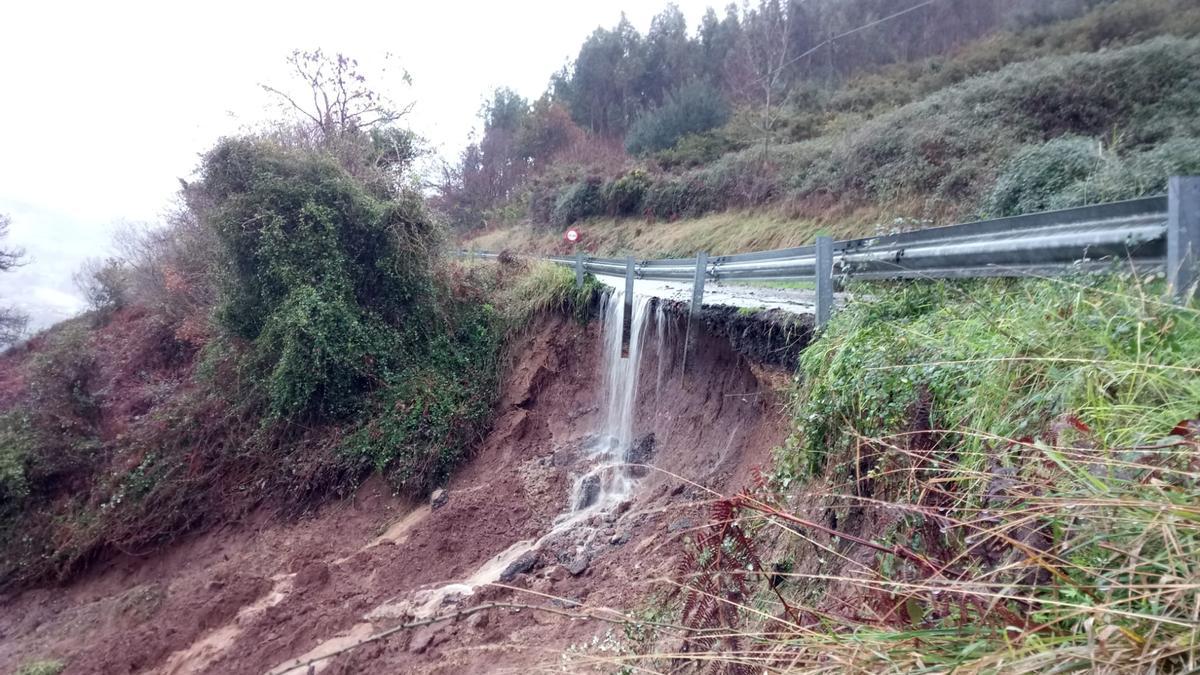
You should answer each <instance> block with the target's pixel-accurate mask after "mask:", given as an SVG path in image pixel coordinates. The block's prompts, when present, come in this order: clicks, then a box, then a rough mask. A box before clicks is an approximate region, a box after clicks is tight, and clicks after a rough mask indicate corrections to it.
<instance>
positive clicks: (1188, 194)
mask: <svg viewBox="0 0 1200 675" xmlns="http://www.w3.org/2000/svg"><path fill="white" fill-rule="evenodd" d="M1198 281H1200V176H1172V177H1171V179H1170V181H1169V182H1168V187H1167V288H1168V289H1169V290H1170V293H1171V295H1172V296H1174V298H1175V299H1176V300H1178V301H1179V302H1187V296H1188V294H1189V293H1192V294H1200V288H1198V287H1197V282H1198Z"/></svg>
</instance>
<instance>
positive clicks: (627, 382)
mask: <svg viewBox="0 0 1200 675" xmlns="http://www.w3.org/2000/svg"><path fill="white" fill-rule="evenodd" d="M643 305H644V306H642V307H641V311H642V312H643V315H642V316H641V317H640V320H639V321H636V322H635V326H634V327H635V337H634V344H633V349H632V350H631V353H632V354H633V355H634V356H635V357H636V360H635V361H634V362H633V363H629V362H626V363H621V362H620V361H619V357H617V359H618V360H617V361H616V362H614V359H613V357H612V352H613V347H612V344H613V343H612V339H611V331H612V330H613V329H614V327H613V323H614V320H613V318H612V313H611V312H610V313H608V316H607V318H605V316H604V315H605V312H604V311H603V310H602V311H601V312H600V314H601V316H600V317H599V318H597V320H594V321H592V322H590V323H588V324H587V325H581V324H579V323H577V322H575V321H573V320H571V319H568V318H565V317H561V316H553V315H548V316H543V317H542V318H541V319H539V320H538V321H537V322H536V324H534V325H532V326H530V328H529V329H528V331H527V332H526V334H525V335H524V336H523V337H522V338H521V339H520V340H519V343H518V344H517V345H516V346H515V347H514V349H513V365H512V367H511V369H510V372H509V374H508V377H507V381H506V385H505V388H504V391H503V393H502V396H501V398H500V401H499V404H498V410H497V414H496V420H495V423H494V424H493V427H492V431H491V432H490V434H489V435H488V436H487V437H486V438H484V439H483V440H482V441H481V443H480V445H479V448H478V450H477V452H476V454H475V456H474V457H473V458H472V460H471V461H470V462H469V463H467V464H466V465H465V466H464V467H463V468H462V469H460V470H459V471H458V472H457V473H456V474H455V476H454V477H453V479H452V480H451V481H450V482H449V484H448V485H447V486H446V487H445V493H444V494H441V495H439V499H438V501H437V502H435V505H434V506H431V505H430V504H410V503H405V502H403V501H400V500H397V499H396V498H394V497H392V496H390V495H389V494H388V491H387V490H386V489H385V488H384V486H383V485H381V484H377V483H369V484H368V485H367V486H365V487H364V488H363V489H361V490H360V491H359V493H358V494H357V495H355V496H354V497H353V498H351V499H347V500H343V501H340V502H335V503H333V504H330V505H329V506H327V507H325V508H323V509H322V510H321V511H320V512H319V513H317V514H315V515H313V516H312V517H309V518H306V519H304V520H301V521H299V522H290V523H280V522H278V521H276V520H273V519H272V518H271V517H270V516H269V515H268V514H266V513H263V514H259V515H256V516H255V517H253V518H250V519H248V520H246V521H244V522H238V523H230V524H228V525H226V526H224V527H222V528H220V529H217V530H213V531H210V532H207V533H205V534H202V535H197V536H195V537H193V538H191V539H189V540H186V541H185V542H183V543H181V544H179V545H177V546H175V547H173V548H171V549H170V550H167V551H165V552H163V553H161V554H157V555H155V556H153V557H150V558H135V557H123V558H119V559H116V560H113V561H111V562H109V563H107V564H106V565H104V566H103V567H102V568H100V569H96V570H94V571H93V572H91V573H89V574H88V575H86V576H85V577H84V578H82V579H80V580H78V581H76V582H75V583H73V584H71V585H69V586H67V587H64V588H43V589H37V590H32V591H27V592H25V593H22V594H20V595H17V596H15V597H10V598H7V599H6V600H5V603H4V604H5V611H4V612H3V613H0V614H2V615H0V637H2V638H3V639H2V640H0V669H3V670H6V671H7V670H10V669H15V668H16V667H17V666H19V665H20V664H21V663H23V662H26V661H28V660H33V659H39V658H58V659H61V660H63V661H64V662H66V664H67V671H66V672H72V673H117V672H161V673H264V672H282V671H284V670H286V669H287V668H288V667H290V666H293V665H297V664H303V663H306V662H308V661H311V660H312V659H316V658H319V657H322V656H326V655H332V656H330V658H326V659H323V660H320V661H317V662H315V663H313V664H311V666H312V667H313V668H314V670H317V671H320V670H324V671H326V672H330V673H337V672H346V673H349V672H420V673H464V672H466V673H470V672H479V673H485V672H504V671H505V670H517V671H522V672H523V671H524V669H526V668H528V667H530V666H532V665H534V664H549V665H551V666H553V665H554V664H558V663H560V662H561V661H560V659H561V655H562V653H563V652H566V651H569V650H571V648H572V646H573V645H574V646H581V645H585V644H593V641H594V640H603V639H604V636H605V635H606V634H607V633H608V632H609V631H612V630H615V631H616V632H617V633H619V632H620V627H619V626H614V625H613V624H612V623H610V622H608V621H605V620H604V619H603V616H604V615H603V614H602V613H601V611H600V610H602V609H603V608H615V609H618V610H623V611H637V610H639V609H640V608H643V607H645V606H646V604H647V602H648V601H649V598H651V597H652V595H653V594H654V593H656V592H657V593H661V592H663V591H665V590H666V587H665V586H664V580H665V579H669V578H670V577H671V576H672V573H673V569H674V564H675V559H676V556H677V554H678V553H679V550H680V546H681V540H682V539H683V538H684V537H687V536H689V533H690V532H691V531H692V530H693V529H694V528H696V527H699V526H701V525H702V524H703V522H704V521H705V519H706V518H707V515H708V513H707V504H708V502H709V501H710V500H711V499H712V498H713V497H714V495H715V494H729V493H732V492H735V491H737V490H738V489H740V488H741V487H743V486H744V485H746V484H747V483H748V482H750V481H751V480H752V473H753V470H754V468H755V467H758V466H761V465H764V464H765V463H766V462H767V461H768V460H769V452H770V450H771V448H772V447H774V446H776V445H778V444H779V443H780V442H781V441H782V439H783V438H784V436H785V435H786V433H787V429H786V425H785V421H784V419H783V418H782V416H781V415H780V414H779V405H778V401H777V400H776V398H775V396H776V392H778V391H779V390H780V389H781V388H782V387H783V386H784V384H785V382H786V380H787V377H788V373H787V371H786V370H783V369H779V368H777V367H776V366H771V365H761V364H759V363H755V362H753V361H751V360H750V359H748V358H747V357H746V356H743V354H751V355H753V354H754V353H755V351H754V350H753V349H752V350H749V351H748V350H747V349H746V348H745V347H746V345H745V344H742V345H735V344H734V343H736V341H732V343H731V338H730V335H729V334H728V332H716V331H708V332H703V331H702V332H701V333H700V334H699V335H698V336H697V337H696V341H695V350H694V353H693V357H692V358H691V359H690V362H689V364H688V368H687V372H684V371H683V367H682V366H683V358H682V357H683V342H684V336H685V329H686V322H685V318H684V317H683V316H682V314H680V313H679V312H677V311H673V310H671V308H668V307H659V306H658V304H657V303H654V302H645V303H643ZM606 329H607V330H606ZM760 332H761V333H762V335H760V336H757V337H756V335H755V334H754V333H753V332H747V331H745V330H743V331H742V335H743V339H744V340H750V341H755V340H758V341H763V344H762V345H758V346H757V347H756V349H761V350H766V352H770V351H771V350H777V349H782V348H783V346H781V345H782V343H780V344H776V345H775V346H771V343H770V341H771V340H777V339H779V336H778V335H777V334H776V333H775V332H772V331H770V330H766V331H760ZM606 333H607V335H606ZM792 339H793V340H794V339H796V338H795V337H794V336H793V338H792ZM754 344H757V343H754ZM735 346H736V347H737V348H735ZM619 347H620V345H619V344H618V345H617V348H618V351H619ZM768 361H769V359H768ZM621 378H624V380H622V379H621ZM614 397H615V398H614ZM614 406H615V408H614ZM456 613H459V614H460V615H461V616H459V617H457V618H456V617H455V616H454V615H455V614H456ZM441 617H445V618H441ZM588 617H590V618H588ZM405 624H421V625H417V626H413V627H412V628H406V629H402V630H399V631H397V632H395V633H394V634H391V635H390V636H388V637H387V638H385V639H379V640H374V641H370V642H368V643H367V644H364V645H361V646H357V647H354V645H356V644H357V643H359V642H360V641H363V640H369V639H370V638H372V637H373V636H376V635H379V634H380V633H381V632H383V631H386V630H389V629H392V628H395V627H398V626H402V625H405ZM347 648H350V649H348V650H347V651H342V652H340V653H337V654H336V655H333V654H334V653H335V652H339V650H344V649H347ZM308 667H309V665H303V666H302V667H300V668H299V669H297V670H295V671H293V672H308ZM588 667H589V666H588V665H587V664H586V662H574V665H572V666H570V668H569V670H571V671H573V672H578V671H580V670H587V668H588ZM605 667H607V668H609V669H611V667H610V666H601V669H603V668H605Z"/></svg>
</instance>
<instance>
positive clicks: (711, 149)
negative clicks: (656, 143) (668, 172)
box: [654, 133, 737, 168]
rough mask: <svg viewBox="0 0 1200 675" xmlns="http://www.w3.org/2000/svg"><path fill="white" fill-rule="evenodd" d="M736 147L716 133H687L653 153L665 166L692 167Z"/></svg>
mask: <svg viewBox="0 0 1200 675" xmlns="http://www.w3.org/2000/svg"><path fill="white" fill-rule="evenodd" d="M736 148H737V146H736V145H735V144H734V143H732V142H731V141H729V140H728V139H726V138H725V137H724V136H722V135H720V134H717V133H704V134H688V135H687V136H684V137H683V138H681V139H679V142H677V143H676V144H675V145H673V146H671V147H669V148H667V149H665V150H660V151H658V152H656V153H654V160H655V161H657V162H658V163H659V164H661V165H662V166H663V167H666V168H692V167H696V166H700V165H702V164H707V163H709V162H712V161H715V160H716V159H717V158H719V157H720V156H721V155H724V154H725V153H727V152H730V151H732V150H734V149H736Z"/></svg>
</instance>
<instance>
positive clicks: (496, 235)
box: [440, 0, 1200, 255]
mask: <svg viewBox="0 0 1200 675" xmlns="http://www.w3.org/2000/svg"><path fill="white" fill-rule="evenodd" d="M766 4H769V3H766ZM845 4H847V5H853V4H855V3H854V2H847V3H845ZM1084 4H1088V5H1089V6H1090V7H1091V8H1090V9H1089V10H1087V11H1085V12H1083V13H1082V14H1080V15H1078V16H1074V17H1069V18H1065V19H1059V20H1054V17H1053V16H1052V15H1051V16H1049V17H1048V18H1047V19H1046V20H1043V21H1040V22H1038V21H1034V22H1032V24H1033V25H1030V24H1029V23H1023V24H1021V25H1020V26H1016V27H1011V28H1008V29H1005V30H999V31H997V32H992V33H989V34H987V35H985V36H983V37H981V38H979V39H976V40H975V41H967V42H966V43H965V44H962V45H960V46H957V47H956V48H954V49H952V50H949V51H946V52H945V53H941V54H936V55H933V56H928V57H927V58H920V59H913V60H904V59H896V60H895V61H892V62H889V63H884V64H876V65H874V66H871V67H866V68H863V69H861V70H859V71H857V72H855V73H854V74H852V75H849V76H847V77H845V78H844V79H839V80H838V81H836V82H835V83H830V82H827V81H824V80H816V81H814V80H813V79H811V78H808V77H806V76H804V75H803V74H796V75H795V76H794V79H786V78H785V80H786V85H781V90H780V91H779V92H777V95H776V98H778V100H779V101H782V103H779V104H778V107H777V108H770V109H769V110H767V112H768V113H769V115H768V117H769V118H770V119H771V120H772V122H771V125H770V128H769V129H766V130H762V129H756V128H755V126H754V124H755V122H756V120H758V119H759V117H758V116H757V115H758V113H761V112H762V111H761V110H759V108H760V107H761V105H760V104H756V103H754V102H753V101H752V100H746V99H739V98H738V95H737V94H736V92H733V91H724V90H722V91H721V92H717V93H715V94H713V95H714V96H724V97H726V98H729V99H730V100H731V101H733V102H734V103H735V108H736V109H737V112H735V114H733V115H731V116H730V117H729V118H728V121H726V122H725V123H724V124H723V125H720V126H716V127H713V128H711V129H709V130H707V131H705V132H702V133H700V134H690V135H684V136H681V137H680V138H679V140H678V144H677V145H676V146H674V147H672V148H671V149H670V150H668V151H664V152H660V153H657V154H644V155H642V156H638V157H634V156H628V155H620V156H616V157H614V156H613V155H612V153H601V152H596V153H592V154H591V155H582V156H581V155H580V154H579V153H567V154H564V155H563V156H561V157H550V158H540V159H537V160H536V161H533V163H532V164H531V165H530V167H529V168H528V170H527V171H526V172H525V173H524V174H522V177H521V178H520V180H516V179H513V180H516V182H515V183H514V184H513V185H512V186H511V188H510V189H508V190H506V191H505V192H504V195H503V196H502V197H496V198H495V199H493V200H492V201H490V202H488V203H489V204H490V206H489V207H488V208H486V209H482V210H479V209H478V208H476V210H477V211H478V215H477V218H476V220H474V221H470V219H469V218H466V216H463V215H462V214H463V209H462V208H459V209H458V210H454V208H451V206H453V204H455V203H457V202H455V201H454V200H455V198H456V195H460V192H455V191H454V190H453V189H452V190H449V192H447V194H446V196H444V197H443V199H442V200H441V202H440V203H441V204H442V208H443V209H444V210H449V211H451V212H453V213H457V214H459V216H458V222H460V226H461V227H462V231H463V233H464V236H465V237H466V238H467V240H468V244H469V245H472V246H476V247H479V248H485V247H488V246H492V247H495V246H496V245H498V244H503V243H505V242H511V243H509V244H508V246H507V247H513V248H515V247H520V248H523V249H533V250H537V251H539V252H544V251H552V250H558V249H561V248H562V246H563V244H561V243H560V242H559V240H558V237H557V233H558V231H559V230H561V228H563V227H565V226H566V225H569V224H575V223H582V227H583V229H584V230H585V240H584V241H585V245H586V246H587V247H588V249H589V250H591V251H593V252H596V253H624V252H630V251H633V252H636V253H639V254H648V255H656V254H662V255H685V254H686V255H690V254H693V253H694V252H695V251H697V250H704V249H707V250H709V251H711V252H719V253H732V252H739V251H745V250H752V249H762V248H771V247H777V246H789V245H798V244H803V243H808V242H809V241H811V238H812V236H813V234H814V233H815V232H816V231H818V230H825V231H830V232H832V233H834V234H835V235H837V236H839V237H841V236H869V235H872V234H875V233H877V232H879V231H890V230H896V229H913V228H919V227H925V226H929V225H932V224H947V223H950V222H955V221H961V220H969V219H974V218H977V217H994V216H1005V215H1013V214H1016V213H1022V212H1030V211H1037V210H1044V209H1051V208H1059V207H1067V206H1073V205H1079V204H1087V203H1097V202H1103V201H1113V200H1119V199H1126V198H1132V197H1137V196H1141V195H1145V194H1153V193H1157V192H1161V191H1163V190H1164V188H1165V184H1166V179H1167V177H1168V176H1169V175H1172V174H1190V173H1195V172H1200V127H1198V126H1197V122H1196V117H1195V115H1194V114H1193V111H1194V110H1195V109H1196V108H1197V106H1200V99H1198V98H1197V97H1198V96H1200V79H1197V78H1198V76H1197V75H1196V73H1198V72H1200V8H1197V7H1196V6H1195V5H1194V3H1188V2H1182V1H1180V0H1115V1H1113V2H1099V3H1084ZM789 7H790V5H789ZM761 11H765V10H761ZM751 14H754V12H753V11H751ZM748 20H749V19H748V18H746V19H743V21H748ZM740 30H745V31H750V30H751V27H750V25H749V24H745V25H743V27H742V28H741V29H740ZM876 30H879V31H883V35H885V36H886V34H887V31H888V30H889V28H888V26H887V25H886V24H884V25H882V26H880V27H879V28H877V29H876ZM698 39H700V41H701V42H702V43H703V40H704V38H703V36H701V37H700V38H698ZM582 58H583V52H581V59H582ZM630 58H632V57H630ZM581 67H582V66H581V65H580V64H578V63H577V64H576V68H577V69H578V68H581ZM739 101H740V102H739ZM506 105H507V107H506V108H505V109H506V110H508V111H509V112H508V114H507V115H506V116H505V119H509V118H512V117H514V115H515V113H512V109H513V106H514V104H513V102H512V100H511V99H506ZM539 105H541V104H540V103H539ZM664 105H671V106H677V105H678V102H677V101H673V102H671V103H669V104H664ZM518 107H519V106H518ZM538 110H540V108H536V106H535V109H534V110H533V111H532V112H530V113H529V117H528V118H527V121H526V122H524V124H527V125H532V127H531V128H539V127H537V125H538V124H541V121H539V120H541V118H539V117H538ZM645 114H646V115H653V114H654V109H651V110H650V111H648V112H646V113H645ZM764 114H765V113H764ZM517 117H519V116H517ZM523 119H524V118H523ZM489 120H490V118H489ZM489 124H491V125H492V126H495V125H496V124H499V122H498V121H496V120H491V121H489ZM490 128H491V127H489V129H490ZM524 128H525V127H522V129H524ZM496 129H497V131H496V132H495V133H496V134H499V133H500V130H499V127H496ZM531 133H532V132H531ZM539 137H540V136H539ZM518 145H519V144H518ZM513 147H514V146H512V145H505V146H503V148H505V149H508V150H512V148H513ZM713 148H716V150H715V151H713ZM485 149H486V148H485ZM518 154H519V152H518ZM485 155H486V153H485ZM588 157H592V158H593V159H590V160H589V159H588ZM475 159H476V160H479V161H482V162H483V166H486V161H485V160H486V156H485V157H484V158H483V159H480V158H475ZM506 161H508V162H510V164H512V163H515V165H516V166H524V164H523V163H522V162H523V160H520V159H519V158H518V159H513V158H509V159H508V160H506ZM531 161H532V160H531ZM512 173H513V172H512V171H510V172H509V174H507V175H508V177H509V178H512ZM460 187H462V188H463V189H467V188H468V187H469V185H464V186H460ZM455 189H457V188H455ZM485 201H486V200H485ZM472 203H474V202H472ZM447 205H450V206H447ZM460 206H461V204H460ZM473 213H474V212H473ZM481 224H486V227H484V228H483V229H482V230H477V229H476V228H478V227H479V226H480V225H481Z"/></svg>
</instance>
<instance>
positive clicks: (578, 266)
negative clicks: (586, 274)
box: [575, 251, 583, 288]
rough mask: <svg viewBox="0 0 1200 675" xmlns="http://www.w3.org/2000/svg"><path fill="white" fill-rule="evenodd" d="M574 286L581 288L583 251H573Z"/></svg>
mask: <svg viewBox="0 0 1200 675" xmlns="http://www.w3.org/2000/svg"><path fill="white" fill-rule="evenodd" d="M575 288H583V251H575Z"/></svg>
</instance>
